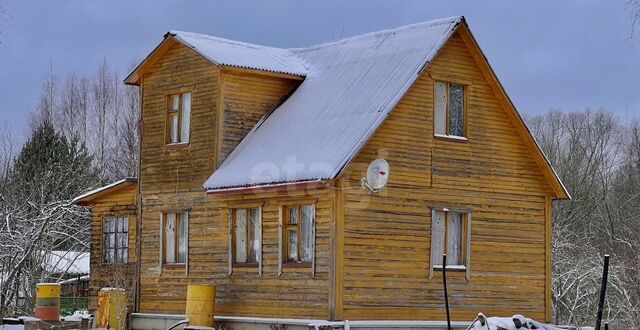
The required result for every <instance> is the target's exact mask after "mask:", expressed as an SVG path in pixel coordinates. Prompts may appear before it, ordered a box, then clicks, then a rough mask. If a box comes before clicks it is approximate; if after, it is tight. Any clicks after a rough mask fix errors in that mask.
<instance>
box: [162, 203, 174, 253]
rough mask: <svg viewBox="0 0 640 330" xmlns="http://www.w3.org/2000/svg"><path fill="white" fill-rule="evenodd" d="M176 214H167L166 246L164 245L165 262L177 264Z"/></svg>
mask: <svg viewBox="0 0 640 330" xmlns="http://www.w3.org/2000/svg"><path fill="white" fill-rule="evenodd" d="M175 238H176V214H175V213H167V219H166V222H165V244H164V257H165V259H164V261H165V262H166V263H175V262H176V241H175Z"/></svg>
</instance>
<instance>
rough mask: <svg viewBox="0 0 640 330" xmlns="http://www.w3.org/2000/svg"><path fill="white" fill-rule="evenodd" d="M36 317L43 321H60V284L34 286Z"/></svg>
mask: <svg viewBox="0 0 640 330" xmlns="http://www.w3.org/2000/svg"><path fill="white" fill-rule="evenodd" d="M36 317H37V318H39V319H41V320H43V321H60V284H58V283H40V284H37V285H36Z"/></svg>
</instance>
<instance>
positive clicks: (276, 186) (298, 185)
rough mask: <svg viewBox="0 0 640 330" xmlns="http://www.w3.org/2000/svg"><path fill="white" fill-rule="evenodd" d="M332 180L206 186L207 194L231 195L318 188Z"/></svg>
mask: <svg viewBox="0 0 640 330" xmlns="http://www.w3.org/2000/svg"><path fill="white" fill-rule="evenodd" d="M329 181H331V180H323V179H314V180H306V181H294V182H280V183H265V184H257V185H250V186H236V187H225V188H205V189H207V195H229V194H242V193H247V192H251V193H260V192H270V191H278V190H301V189H316V188H321V187H324V186H326V184H327V183H328V182H329Z"/></svg>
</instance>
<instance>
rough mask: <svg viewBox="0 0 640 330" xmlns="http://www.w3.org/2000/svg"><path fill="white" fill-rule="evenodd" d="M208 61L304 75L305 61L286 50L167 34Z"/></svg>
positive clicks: (305, 70) (177, 32)
mask: <svg viewBox="0 0 640 330" xmlns="http://www.w3.org/2000/svg"><path fill="white" fill-rule="evenodd" d="M169 34H170V35H172V36H173V37H175V38H176V39H177V40H178V41H180V42H182V43H183V44H185V45H187V46H189V47H191V48H193V49H194V50H195V51H196V52H197V53H199V54H200V55H202V56H204V57H205V58H206V59H208V60H209V61H211V62H213V63H216V64H221V65H228V66H234V67H239V68H249V69H257V70H264V71H271V72H278V73H286V74H293V75H298V76H305V75H306V74H307V68H306V66H305V64H304V62H303V61H302V60H301V59H300V58H299V57H297V56H296V55H295V54H293V53H292V52H291V51H290V50H288V49H283V48H274V47H267V46H260V45H255V44H250V43H245V42H240V41H235V40H228V39H223V38H218V37H212V36H208V35H204V34H198V33H191V32H182V31H169Z"/></svg>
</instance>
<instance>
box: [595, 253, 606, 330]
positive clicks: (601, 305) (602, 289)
mask: <svg viewBox="0 0 640 330" xmlns="http://www.w3.org/2000/svg"><path fill="white" fill-rule="evenodd" d="M608 277H609V255H608V254H605V255H604V269H603V270H602V286H601V287H600V301H599V302H598V315H597V318H596V327H595V330H600V323H601V322H602V309H603V308H604V297H605V294H606V291H607V278H608Z"/></svg>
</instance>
